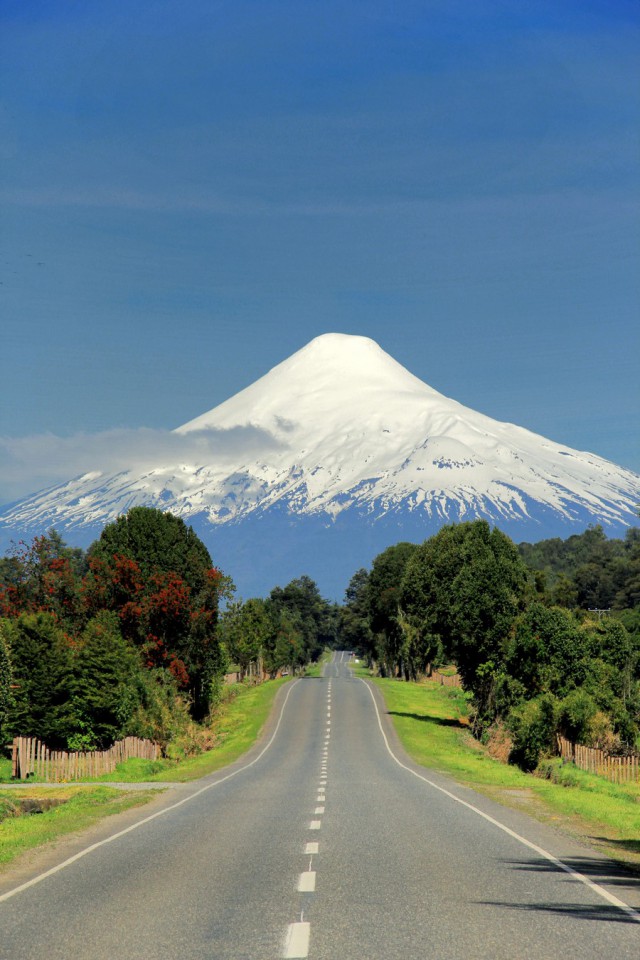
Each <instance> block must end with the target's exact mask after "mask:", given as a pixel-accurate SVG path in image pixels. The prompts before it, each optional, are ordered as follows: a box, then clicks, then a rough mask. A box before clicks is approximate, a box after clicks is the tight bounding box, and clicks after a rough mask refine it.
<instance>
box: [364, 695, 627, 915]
mask: <svg viewBox="0 0 640 960" xmlns="http://www.w3.org/2000/svg"><path fill="white" fill-rule="evenodd" d="M358 680H360V682H361V683H364V685H365V687H366V688H367V690H368V692H369V696H370V697H371V700H372V701H373V706H374V708H375V711H376V717H377V720H378V727H379V728H380V733H381V734H382V739H383V740H384V743H385V746H386V748H387V751H388V752H389V755H390V756H391V757H392V758H393V759H394V760H395V762H396V763H397V764H398V766H399V767H402V769H403V770H406V771H407V773H410V774H412V775H413V776H414V777H417V778H418V780H423V781H424V783H428V784H429V786H430V787H433V788H434V790H439V791H440V793H444V795H445V796H447V797H449V798H450V799H451V800H455V801H456V803H460V804H462V806H463V807H467V809H468V810H472V811H473V813H477V815H478V816H479V817H482V818H483V819H484V820H488V821H489V823H492V824H493V825H494V827H498V829H499V830H502V831H503V832H504V833H506V834H508V835H509V836H510V837H513V839H514V840H517V841H518V842H519V843H521V844H523V845H524V846H525V847H528V848H529V849H530V850H534V851H535V853H538V854H540V856H541V857H544V859H545V860H548V861H549V862H550V863H553V864H554V865H555V866H556V867H558V868H559V869H560V870H564V872H565V873H568V874H569V875H570V876H572V877H573V878H574V879H575V880H579V881H580V883H583V884H584V885H585V886H586V887H589V889H590V890H592V891H593V892H594V893H596V894H598V895H599V896H600V897H602V898H603V899H604V900H606V901H607V902H608V903H610V904H612V906H614V907H618V909H620V910H623V911H624V912H625V913H626V914H628V915H629V916H630V917H631V919H632V920H635V921H636V923H640V913H639V912H638V911H637V910H635V909H634V908H633V907H631V906H629V904H628V903H625V902H624V900H619V899H618V897H615V896H614V895H613V894H612V893H609V891H608V890H605V888H604V887H601V886H600V884H599V883H595V882H594V881H593V880H590V879H589V877H585V875H584V874H582V873H578V871H577V870H574V869H573V867H570V866H569V865H568V864H566V863H563V861H562V860H558V858H557V857H554V856H553V854H552V853H549V852H548V850H544V849H543V847H539V846H538V845H537V844H536V843H532V842H531V840H527V839H526V837H522V836H520V834H519V833H516V832H515V830H511V828H510V827H507V826H506V825H505V824H504V823H500V821H499V820H496V819H495V818H494V817H491V816H489V814H488V813H484V812H483V811H482V810H480V808H479V807H474V805H473V804H472V803H468V802H467V801H466V800H462V799H461V798H460V797H456V795H455V793H451V792H450V791H449V790H446V789H445V788H444V787H440V786H438V784H437V783H434V782H433V781H432V780H429V779H428V778H427V777H423V776H422V774H420V773H417V772H416V771H415V770H412V769H411V767H408V766H407V765H406V764H404V763H403V762H402V761H401V760H399V759H398V757H396V755H395V753H394V752H393V750H392V749H391V747H390V746H389V741H388V740H387V735H386V733H385V732H384V730H383V728H382V721H381V719H380V711H379V710H378V704H377V703H376V699H375V697H374V695H373V691H372V690H371V686H370V684H368V683H367V681H366V680H363V679H362V677H358Z"/></svg>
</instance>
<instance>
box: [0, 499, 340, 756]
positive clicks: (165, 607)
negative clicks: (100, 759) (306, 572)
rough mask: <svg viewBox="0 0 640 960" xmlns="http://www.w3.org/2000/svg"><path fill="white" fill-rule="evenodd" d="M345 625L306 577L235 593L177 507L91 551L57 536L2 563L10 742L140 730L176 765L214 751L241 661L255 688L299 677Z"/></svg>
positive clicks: (241, 674) (0, 616)
mask: <svg viewBox="0 0 640 960" xmlns="http://www.w3.org/2000/svg"><path fill="white" fill-rule="evenodd" d="M223 607H224V609H222V608H223ZM336 624H337V608H336V607H335V606H334V605H331V604H329V603H328V602H327V601H326V600H324V599H323V598H322V597H321V596H320V593H319V591H318V588H317V586H316V584H315V583H314V582H313V580H311V579H310V578H309V577H305V576H303V577H300V578H299V579H298V580H294V581H292V582H291V583H289V584H288V585H287V586H285V587H275V588H274V589H273V590H272V591H271V594H270V596H269V597H268V598H266V599H261V598H253V599H249V600H247V601H244V602H243V601H241V600H236V599H234V587H233V583H232V581H231V580H230V578H229V577H227V576H225V575H224V574H223V573H222V572H221V571H220V570H219V569H218V568H217V567H215V566H214V565H213V563H212V560H211V557H210V555H209V553H208V551H207V549H206V548H205V546H204V545H203V544H202V543H201V541H200V540H199V539H198V538H197V536H196V535H195V534H194V532H193V530H192V529H191V528H190V527H187V526H186V525H185V524H184V523H183V521H182V520H180V519H179V518H177V517H174V516H172V515H171V514H169V513H162V512H161V511H159V510H154V509H149V508H145V507H135V508H133V509H132V510H130V511H129V513H128V514H126V515H124V516H122V517H119V518H118V520H116V521H115V522H114V523H112V524H109V525H108V526H107V527H105V529H104V530H103V532H102V534H101V536H100V538H99V539H98V540H97V541H96V542H95V543H94V544H93V545H92V546H91V547H90V548H89V550H88V551H87V552H86V553H85V552H83V551H82V550H79V549H75V548H70V547H67V546H66V544H65V543H64V542H63V541H62V540H61V538H60V537H59V535H58V534H57V533H56V531H55V530H51V531H50V532H49V534H47V535H46V536H42V537H38V538H36V539H35V540H34V541H33V543H32V544H30V545H26V544H19V545H17V546H16V547H15V548H14V549H13V550H12V551H11V552H10V553H9V555H8V556H7V557H5V558H3V559H0V738H1V739H0V744H1V745H2V746H4V745H6V744H7V743H9V742H10V741H11V740H12V738H13V737H14V736H24V737H33V738H37V739H39V740H40V741H42V742H44V743H45V744H46V745H47V747H49V748H50V749H54V750H95V749H103V748H107V747H109V746H110V745H111V744H112V743H114V742H115V741H116V740H120V739H122V738H124V737H126V736H136V737H140V738H143V739H149V740H153V741H154V742H155V743H157V744H159V746H160V748H161V752H162V756H163V758H165V759H167V760H168V761H175V760H178V759H185V758H188V757H191V756H192V755H194V754H196V753H202V752H206V751H207V750H208V749H209V748H210V747H211V746H212V745H214V743H217V742H218V739H219V734H218V732H216V731H215V730H214V727H215V728H217V727H218V726H219V718H218V711H219V708H220V706H221V702H222V700H223V698H224V697H225V696H228V690H227V689H226V683H225V676H226V674H227V673H228V672H229V670H230V665H231V664H233V665H234V667H235V670H234V673H235V675H236V679H240V680H243V679H248V680H249V681H250V682H253V683H255V682H261V681H262V680H263V679H265V678H275V677H277V676H279V675H281V674H283V673H285V674H288V675H292V674H295V673H296V672H297V673H300V672H302V671H303V670H304V668H305V666H306V664H308V663H310V662H312V661H314V660H315V659H317V657H318V656H319V655H320V654H321V652H322V650H323V649H324V647H325V646H326V645H327V644H331V643H335V639H336V635H337V634H336Z"/></svg>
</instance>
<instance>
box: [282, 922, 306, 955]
mask: <svg viewBox="0 0 640 960" xmlns="http://www.w3.org/2000/svg"><path fill="white" fill-rule="evenodd" d="M310 933H311V927H310V925H309V924H308V923H290V924H289V929H288V931H287V942H286V944H285V948H284V956H285V960H302V958H304V957H308V956H309V935H310Z"/></svg>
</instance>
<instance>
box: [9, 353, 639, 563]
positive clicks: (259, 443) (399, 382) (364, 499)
mask: <svg viewBox="0 0 640 960" xmlns="http://www.w3.org/2000/svg"><path fill="white" fill-rule="evenodd" d="M174 434H175V439H176V442H177V443H178V449H179V440H180V438H182V439H183V440H184V446H185V450H188V451H189V455H188V457H186V458H183V461H182V462H180V463H176V462H172V463H166V464H164V463H163V464H161V465H159V464H158V463H155V464H152V465H150V466H149V468H148V469H142V470H141V469H140V468H138V469H131V470H127V471H124V472H119V473H116V474H110V475H105V474H102V473H99V472H97V471H95V470H94V471H92V472H90V473H87V474H85V475H83V476H81V477H78V478H76V479H74V480H71V481H69V482H68V483H65V484H62V485H59V486H56V487H54V488H52V489H50V490H47V491H45V492H43V493H40V494H36V495H35V496H31V497H28V498H27V499H25V500H23V501H21V502H20V503H17V504H14V505H13V506H12V507H10V508H8V509H6V510H5V512H4V513H3V514H0V526H3V525H4V526H5V527H8V528H10V529H14V528H15V529H18V530H20V531H23V530H34V529H36V528H37V529H47V528H49V527H51V526H55V527H56V528H58V529H61V530H66V531H69V530H70V529H71V528H74V529H76V530H78V532H80V531H81V530H82V529H83V528H87V530H88V529H89V528H90V529H91V530H92V531H95V530H96V528H99V527H101V526H102V525H104V524H105V523H107V522H109V521H110V520H113V519H114V518H115V517H116V516H117V515H119V514H120V513H122V512H124V511H126V510H127V509H129V508H130V507H131V506H134V505H139V504H144V505H148V506H158V507H162V508H163V509H166V510H170V511H172V512H174V513H176V514H178V515H180V516H182V517H183V518H184V519H185V521H187V522H189V523H193V522H194V521H197V526H198V527H199V528H200V530H202V527H203V525H204V526H205V527H208V526H209V525H212V526H213V530H214V531H215V532H212V538H213V539H214V540H216V539H217V536H218V535H219V534H221V533H222V531H223V529H225V530H227V533H228V535H229V536H231V529H232V528H236V529H237V528H238V527H240V526H242V525H243V524H247V523H248V522H249V521H250V520H258V519H260V518H266V517H270V518H273V517H275V516H278V517H279V518H280V519H281V520H282V519H284V520H286V522H287V523H288V524H289V526H291V524H295V523H298V522H299V521H303V520H305V519H307V520H308V519H312V518H313V519H314V520H315V521H317V522H318V523H320V524H321V525H322V526H324V527H327V526H331V525H335V524H336V523H343V524H344V523H345V522H346V521H347V520H348V522H349V526H350V528H352V527H353V521H354V519H355V518H357V519H358V523H359V524H360V526H361V527H362V526H363V525H364V524H367V523H369V524H371V523H374V522H376V521H377V522H378V523H379V522H380V521H385V522H384V524H383V525H384V526H385V527H387V528H388V522H389V521H390V520H391V519H392V518H396V520H397V522H398V523H401V524H402V533H401V535H396V536H395V540H398V539H423V538H424V537H425V536H426V535H427V534H428V533H429V532H431V529H434V528H435V527H437V526H439V525H440V524H441V523H442V522H446V521H452V520H460V519H474V518H475V517H478V516H482V517H487V518H489V519H491V520H493V521H495V522H496V523H498V524H499V525H500V526H501V527H504V526H505V524H508V527H509V532H510V533H511V534H512V536H515V537H516V538H518V537H517V530H518V529H520V530H521V531H522V536H520V537H519V539H522V538H523V536H525V535H526V536H528V537H530V538H533V539H536V537H535V536H532V530H533V533H535V526H536V525H538V526H539V530H540V532H539V536H546V535H549V531H550V523H553V522H557V526H558V527H559V528H561V529H564V530H565V531H566V532H567V533H569V532H572V526H573V525H580V528H581V529H582V528H584V526H585V525H586V524H587V523H589V522H598V523H602V524H603V525H604V526H605V529H606V528H607V526H611V527H617V528H619V527H620V526H621V525H624V524H626V523H632V522H633V520H634V516H635V514H634V510H635V505H636V504H637V502H638V500H639V499H640V496H639V495H640V477H638V476H637V475H635V474H633V473H631V472H630V471H628V470H624V469H622V468H620V467H617V466H615V465H614V464H612V463H609V462H608V461H606V460H603V459H601V458H600V457H597V456H595V455H594V454H591V453H580V452H578V451H575V450H572V449H570V448H567V447H565V446H562V445H560V444H557V443H554V442H553V441H551V440H546V439H545V438H543V437H541V436H538V435H536V434H534V433H531V432H530V431H528V430H525V429H523V428H522V427H518V426H514V425H513V424H510V423H501V422H498V421H496V420H492V419H491V418H490V417H486V416H484V415H482V414H480V413H476V412H475V411H473V410H471V409H469V408H468V407H464V406H462V405H461V404H459V403H457V402H456V401H455V400H450V399H448V398H447V397H445V396H443V395H442V394H440V393H438V392H437V391H436V390H433V389H432V388H431V387H429V386H428V385H427V384H426V383H423V382H422V381H421V380H419V379H418V378H417V377H415V376H413V374H411V373H409V372H408V371H407V370H406V369H405V368H404V367H402V366H401V365H400V364H399V363H397V362H396V361H395V360H393V358H392V357H390V356H389V355H388V354H387V353H385V352H384V351H383V350H382V349H381V348H380V347H379V346H378V345H377V344H376V343H375V342H374V341H373V340H369V339H367V338H366V337H356V336H348V335H344V334H326V335H324V336H321V337H317V338H316V339H315V340H312V341H311V343H309V344H308V345H307V346H306V347H304V348H303V349H302V350H299V351H298V352H297V353H295V354H293V355H292V356H291V357H289V358H288V359H287V360H285V361H284V362H282V363H280V364H278V365H277V366H276V367H274V368H273V369H272V370H270V371H269V372H268V373H267V374H266V375H265V376H263V377H262V378H260V379H259V380H257V381H256V382H255V383H253V384H252V385H251V386H249V387H247V388H246V389H245V390H242V391H241V392H240V393H238V394H236V395H235V396H233V397H231V398H230V399H229V400H227V401H225V402H224V403H222V404H220V405H219V406H217V407H215V408H214V409H213V410H210V411H209V412H208V413H205V414H203V415H202V416H200V417H197V418H196V419H195V420H191V421H190V422H189V423H186V424H184V425H183V426H181V427H178V429H177V430H175V431H174ZM194 450H195V451H196V453H195V454H194ZM87 467H88V468H90V467H91V464H87ZM430 528H431V529H430ZM525 530H526V533H525ZM227 540H228V537H227ZM389 542H394V537H393V535H392V536H390V538H389ZM363 559H364V562H367V561H368V560H370V559H371V557H368V558H367V557H365V558H363ZM230 572H232V573H233V571H232V570H230ZM299 572H303V571H299Z"/></svg>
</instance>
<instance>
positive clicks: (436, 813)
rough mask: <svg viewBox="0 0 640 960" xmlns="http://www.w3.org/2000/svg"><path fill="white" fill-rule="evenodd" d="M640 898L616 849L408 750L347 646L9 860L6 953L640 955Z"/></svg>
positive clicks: (337, 957) (158, 958) (67, 956)
mask: <svg viewBox="0 0 640 960" xmlns="http://www.w3.org/2000/svg"><path fill="white" fill-rule="evenodd" d="M425 736H428V731H427V730H425ZM89 844H90V847H89V849H87V846H88V845H89ZM636 910H639V911H640V890H639V889H638V883H637V881H636V880H634V879H633V878H632V877H630V876H629V875H627V874H625V873H624V871H622V870H620V869H618V868H616V867H615V865H613V864H612V863H611V862H609V861H608V860H603V859H602V858H601V857H599V856H598V855H597V854H596V853H593V852H592V851H590V850H588V849H587V848H585V847H583V846H580V845H578V844H577V843H575V842H574V841H572V840H570V839H567V838H565V837H563V836H562V835H561V834H559V833H556V832H555V831H553V830H551V829H549V828H546V827H544V826H543V825H541V824H539V823H537V822H536V821H534V820H532V819H529V818H527V817H525V816H524V815H521V814H519V813H516V812H513V811H510V810H506V809H505V808H503V807H500V806H498V805H496V804H493V803H491V802H490V801H489V800H487V799H485V798H483V797H480V796H479V795H477V794H475V793H473V791H471V790H468V789H466V788H464V787H461V786H458V785H456V784H454V783H453V782H452V781H450V780H448V779H446V778H445V777H443V776H441V775H438V774H435V773H433V772H431V771H427V770H425V769H423V768H421V767H417V766H416V765H414V764H413V763H412V762H411V761H410V760H408V759H407V757H406V755H405V754H404V753H403V751H402V749H401V748H400V746H399V745H398V743H397V740H396V738H395V735H394V733H393V730H392V727H391V723H390V720H389V718H388V717H387V716H386V713H385V709H384V705H383V703H382V700H381V698H380V696H379V694H378V692H377V690H376V689H375V688H374V687H373V685H371V684H369V683H366V682H364V681H362V680H359V679H356V678H354V677H353V676H352V674H351V670H350V668H349V657H348V655H347V654H345V653H336V654H335V655H334V657H333V659H332V661H331V663H329V664H328V665H327V667H326V668H325V675H324V676H323V677H322V678H320V679H311V678H309V679H301V680H295V681H292V682H291V683H289V684H287V685H286V686H285V687H283V688H282V690H281V691H280V692H279V695H278V700H277V703H276V708H275V711H274V714H273V716H272V717H271V720H270V722H269V725H268V728H267V730H266V733H265V735H264V736H263V738H262V740H261V742H260V743H259V744H258V745H257V746H256V747H254V748H253V750H252V751H251V752H250V753H249V754H247V755H246V756H245V757H244V758H243V759H242V760H241V761H239V762H238V763H236V764H235V765H234V766H232V767H228V768H227V769H226V770H223V771H219V772H218V773H217V774H214V775H212V776H210V777H208V778H205V779H204V780H201V781H199V782H198V783H196V784H189V785H188V786H181V787H179V788H176V789H173V790H171V791H168V792H167V793H165V794H163V796H162V797H161V798H158V799H157V800H155V801H154V802H153V803H152V804H151V806H149V807H146V808H138V810H137V811H134V812H130V813H129V814H127V815H126V817H125V818H124V819H122V818H119V820H118V825H117V826H115V827H114V826H113V824H109V822H108V821H106V822H104V823H103V824H102V825H101V827H100V829H99V831H98V832H95V831H94V832H93V833H92V834H91V835H90V836H89V838H88V839H87V837H86V836H85V837H84V838H75V839H74V840H73V841H71V842H68V843H67V842H65V843H64V844H60V845H59V847H57V848H56V849H55V850H54V851H53V852H49V853H47V855H46V859H44V858H43V856H42V855H38V857H36V858H35V860H34V861H33V862H32V864H31V865H30V866H27V867H24V866H22V867H21V868H20V869H19V871H18V872H16V871H13V872H12V873H10V874H5V875H3V876H2V878H0V930H1V934H0V957H2V958H3V960H26V958H29V960H32V958H46V960H133V958H135V960H173V958H176V960H205V958H206V960H211V958H215V960H276V958H282V957H285V958H303V957H310V958H312V960H503V958H504V960H518V958H522V960H542V958H545V960H604V958H613V960H638V957H640V912H636Z"/></svg>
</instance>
